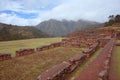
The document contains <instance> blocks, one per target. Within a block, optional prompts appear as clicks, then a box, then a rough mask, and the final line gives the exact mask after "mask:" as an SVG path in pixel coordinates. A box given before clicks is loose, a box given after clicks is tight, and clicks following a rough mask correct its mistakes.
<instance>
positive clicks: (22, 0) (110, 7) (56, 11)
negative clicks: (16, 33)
mask: <svg viewBox="0 0 120 80" xmlns="http://www.w3.org/2000/svg"><path fill="white" fill-rule="evenodd" d="M112 14H114V15H116V14H120V0H99V1H98V0H0V22H2V23H7V24H15V25H23V26H25V25H37V24H39V23H40V22H42V21H44V20H49V19H51V18H52V19H57V20H62V19H67V20H79V19H85V20H92V21H97V22H104V21H107V20H108V18H107V17H108V16H109V15H112Z"/></svg>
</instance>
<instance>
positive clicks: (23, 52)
mask: <svg viewBox="0 0 120 80" xmlns="http://www.w3.org/2000/svg"><path fill="white" fill-rule="evenodd" d="M34 52H35V50H34V49H20V50H18V51H16V57H20V56H24V55H29V54H32V53H34Z"/></svg>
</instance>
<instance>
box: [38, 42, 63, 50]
mask: <svg viewBox="0 0 120 80" xmlns="http://www.w3.org/2000/svg"><path fill="white" fill-rule="evenodd" d="M60 46H62V43H61V42H58V43H52V44H50V45H46V46H41V47H37V48H36V51H44V50H48V49H52V48H56V47H60Z"/></svg>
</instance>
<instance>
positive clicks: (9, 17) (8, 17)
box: [0, 13, 40, 26]
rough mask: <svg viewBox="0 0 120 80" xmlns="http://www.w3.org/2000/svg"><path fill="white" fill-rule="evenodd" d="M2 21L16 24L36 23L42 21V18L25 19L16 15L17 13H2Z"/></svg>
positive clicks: (0, 16) (0, 20) (0, 17)
mask: <svg viewBox="0 0 120 80" xmlns="http://www.w3.org/2000/svg"><path fill="white" fill-rule="evenodd" d="M0 22H3V23H7V24H14V25H21V26H22V25H24V26H25V25H35V24H37V23H39V22H40V19H37V18H36V19H24V18H20V17H18V16H16V15H15V14H6V13H2V14H1V15H0Z"/></svg>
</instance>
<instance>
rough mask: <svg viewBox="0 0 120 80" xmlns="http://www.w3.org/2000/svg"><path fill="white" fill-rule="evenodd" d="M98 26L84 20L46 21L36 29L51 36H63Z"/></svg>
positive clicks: (95, 23) (98, 24)
mask: <svg viewBox="0 0 120 80" xmlns="http://www.w3.org/2000/svg"><path fill="white" fill-rule="evenodd" d="M99 26H101V24H100V23H97V22H92V21H85V20H78V21H72V20H71V21H68V20H62V21H59V20H54V19H50V20H48V21H43V22H41V23H40V24H38V25H37V26H36V27H37V28H38V29H40V30H42V31H43V32H46V33H47V34H49V35H52V36H64V35H66V34H69V33H71V32H74V31H77V30H83V29H86V28H94V27H99Z"/></svg>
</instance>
